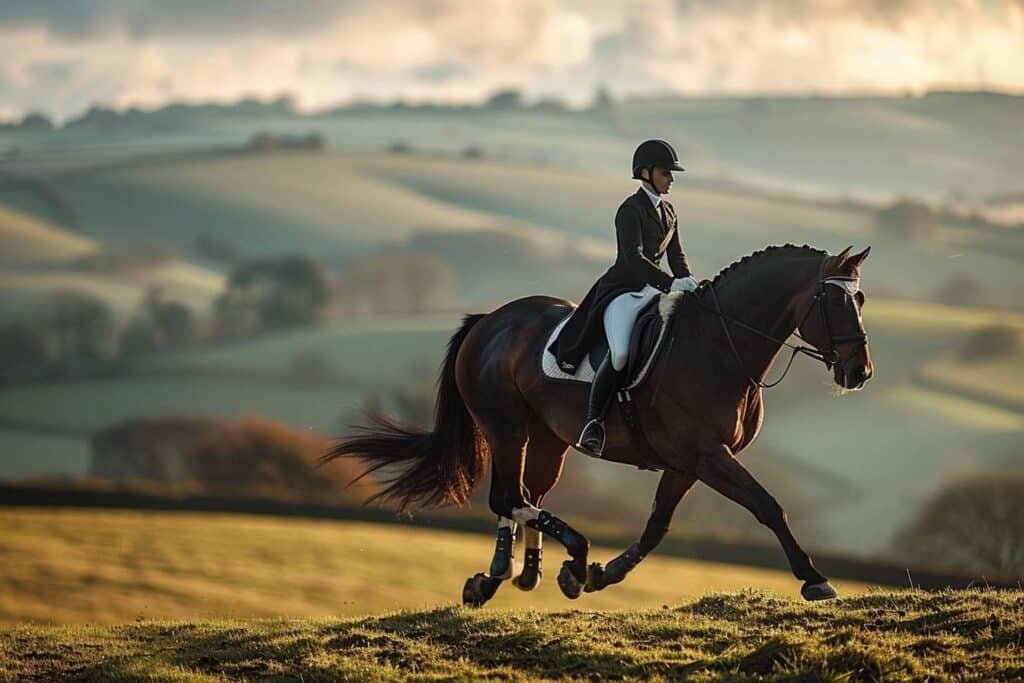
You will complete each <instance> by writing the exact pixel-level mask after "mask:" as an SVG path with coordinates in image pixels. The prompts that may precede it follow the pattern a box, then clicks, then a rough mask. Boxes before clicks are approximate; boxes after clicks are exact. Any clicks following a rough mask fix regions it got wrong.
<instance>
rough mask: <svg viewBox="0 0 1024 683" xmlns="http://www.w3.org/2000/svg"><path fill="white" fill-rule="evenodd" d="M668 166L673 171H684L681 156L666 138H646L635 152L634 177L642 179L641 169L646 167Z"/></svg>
mask: <svg viewBox="0 0 1024 683" xmlns="http://www.w3.org/2000/svg"><path fill="white" fill-rule="evenodd" d="M652 166H654V167H657V168H667V169H669V170H671V171H684V170H686V169H684V168H683V167H682V166H680V165H679V156H678V155H677V154H676V151H675V150H674V149H672V145H670V144H668V143H667V142H665V141H664V140H646V141H644V142H641V143H640V146H639V147H637V148H636V151H635V152H633V178H634V179H635V180H640V171H642V170H644V169H645V168H651V167H652Z"/></svg>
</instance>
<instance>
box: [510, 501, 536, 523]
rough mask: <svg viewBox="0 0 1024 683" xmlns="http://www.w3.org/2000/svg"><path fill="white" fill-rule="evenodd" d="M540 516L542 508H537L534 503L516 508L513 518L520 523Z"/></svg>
mask: <svg viewBox="0 0 1024 683" xmlns="http://www.w3.org/2000/svg"><path fill="white" fill-rule="evenodd" d="M539 516H540V508H535V507H533V506H532V505H527V506H526V507H522V508H516V509H515V510H513V511H512V519H514V520H515V521H516V522H518V523H519V524H526V523H527V522H532V521H533V520H535V519H537V518H538V517H539Z"/></svg>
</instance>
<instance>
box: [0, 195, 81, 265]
mask: <svg viewBox="0 0 1024 683" xmlns="http://www.w3.org/2000/svg"><path fill="white" fill-rule="evenodd" d="M0 245H2V246H3V252H2V253H0V265H10V264H12V263H13V264H18V263H35V264H38V263H55V262H56V263H61V262H65V261H70V260H72V259H74V258H77V257H81V256H86V255H89V254H93V253H95V252H96V251H97V250H98V248H99V247H98V246H97V245H96V243H95V242H93V241H92V240H90V239H87V238H85V237H81V236H79V235H75V234H72V233H70V232H67V231H66V230H61V229H59V228H57V227H55V226H53V225H50V224H48V223H47V222H46V221H44V220H42V219H40V218H36V217H35V216H32V215H30V214H27V213H23V212H21V211H17V210H15V209H12V208H10V207H7V206H4V205H2V204H0Z"/></svg>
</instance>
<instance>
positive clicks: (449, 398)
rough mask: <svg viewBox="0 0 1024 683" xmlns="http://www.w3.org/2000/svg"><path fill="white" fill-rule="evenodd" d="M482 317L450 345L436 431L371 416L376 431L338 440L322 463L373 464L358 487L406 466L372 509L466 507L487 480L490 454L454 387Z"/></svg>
mask: <svg viewBox="0 0 1024 683" xmlns="http://www.w3.org/2000/svg"><path fill="white" fill-rule="evenodd" d="M483 317H484V314H476V315H467V316H466V317H465V318H463V320H462V327H460V328H459V330H458V331H457V332H456V333H455V334H454V335H452V338H451V339H450V340H449V342H448V353H447V355H446V356H445V359H444V365H443V366H442V368H441V376H440V378H438V382H437V384H438V389H437V403H436V405H435V408H434V429H433V431H426V430H423V429H418V428H415V427H406V426H402V425H399V424H397V423H396V422H394V421H393V420H390V419H388V418H387V417H385V416H384V415H381V414H379V413H375V414H372V415H371V416H370V419H371V420H372V422H373V424H372V425H370V426H367V427H357V428H356V430H355V434H354V435H353V436H351V437H348V438H343V439H341V440H339V441H338V443H337V444H336V445H335V446H334V447H333V448H331V450H330V451H329V452H328V453H326V454H325V455H324V456H323V457H322V458H321V462H328V461H330V460H333V459H334V458H341V457H356V458H360V459H362V460H364V461H366V462H368V463H369V467H368V468H367V469H366V471H364V472H363V473H362V474H361V475H360V476H359V477H357V478H356V479H355V480H354V481H358V480H359V479H362V478H363V477H365V476H366V475H368V474H370V473H373V472H377V471H378V470H380V469H382V468H388V467H390V466H392V465H398V464H399V463H401V464H403V465H404V469H402V471H400V472H392V473H390V474H386V475H385V478H384V479H383V483H384V484H385V487H384V489H383V490H381V491H380V492H378V493H376V494H375V495H373V496H372V497H371V498H370V499H369V500H367V501H366V502H367V503H370V502H373V501H374V500H377V499H390V500H394V501H397V502H398V505H399V509H400V510H405V509H406V508H408V507H410V506H415V507H438V506H441V505H452V504H454V505H459V506H461V505H465V504H466V502H467V501H468V500H469V494H470V493H471V492H472V491H473V489H474V488H475V487H476V485H477V484H478V483H479V482H480V479H481V478H483V475H484V473H485V472H486V470H487V460H488V452H487V448H486V447H485V446H484V444H483V443H482V442H481V441H480V439H479V438H478V435H477V431H476V428H475V426H474V424H473V418H472V417H471V416H470V414H469V411H468V410H467V409H466V403H465V401H463V399H462V396H461V395H460V394H459V389H458V387H457V386H456V385H455V359H456V357H457V356H458V355H459V349H460V348H461V347H462V342H463V341H464V340H465V339H466V335H468V334H469V331H470V330H471V329H473V326H474V325H476V323H478V322H479V321H480V320H481V319H482V318H483ZM354 481H353V482H351V483H354Z"/></svg>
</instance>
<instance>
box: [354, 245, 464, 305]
mask: <svg viewBox="0 0 1024 683" xmlns="http://www.w3.org/2000/svg"><path fill="white" fill-rule="evenodd" d="M454 280H455V277H454V274H453V272H452V269H451V267H449V266H448V265H447V264H445V263H444V262H443V261H441V260H440V259H438V258H437V257H435V256H432V255H430V254H424V253H418V252H403V253H399V254H393V255H392V254H377V255H372V256H368V257H366V258H363V259H360V260H359V261H356V262H355V263H352V264H350V265H349V266H348V267H347V268H346V269H345V270H344V272H342V274H341V277H340V279H339V282H338V288H337V292H338V294H337V301H338V306H339V308H341V310H343V311H345V312H347V313H352V314H367V313H420V312H424V311H430V310H437V309H439V308H445V307H447V306H450V305H451V302H452V289H453V284H454Z"/></svg>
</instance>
